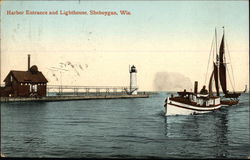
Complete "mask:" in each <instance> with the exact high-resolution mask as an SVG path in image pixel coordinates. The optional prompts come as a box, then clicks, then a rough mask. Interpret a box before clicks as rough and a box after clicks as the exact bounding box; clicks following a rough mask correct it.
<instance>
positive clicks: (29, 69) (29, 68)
mask: <svg viewBox="0 0 250 160" xmlns="http://www.w3.org/2000/svg"><path fill="white" fill-rule="evenodd" d="M29 70H30V54H28V71H29Z"/></svg>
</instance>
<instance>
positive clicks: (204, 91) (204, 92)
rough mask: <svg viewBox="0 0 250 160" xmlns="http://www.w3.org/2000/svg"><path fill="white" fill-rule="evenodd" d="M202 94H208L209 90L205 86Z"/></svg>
mask: <svg viewBox="0 0 250 160" xmlns="http://www.w3.org/2000/svg"><path fill="white" fill-rule="evenodd" d="M200 94H208V90H207V89H206V86H205V85H204V86H203V87H202V89H201V91H200Z"/></svg>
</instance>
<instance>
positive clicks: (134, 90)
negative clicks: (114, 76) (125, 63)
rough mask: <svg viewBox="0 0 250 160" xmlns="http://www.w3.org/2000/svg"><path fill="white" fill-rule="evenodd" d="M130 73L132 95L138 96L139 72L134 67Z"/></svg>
mask: <svg viewBox="0 0 250 160" xmlns="http://www.w3.org/2000/svg"><path fill="white" fill-rule="evenodd" d="M129 73H130V86H129V87H130V94H137V89H138V88H137V84H136V82H137V77H136V74H137V70H136V68H135V66H134V65H133V66H132V67H131V68H130V69H129Z"/></svg>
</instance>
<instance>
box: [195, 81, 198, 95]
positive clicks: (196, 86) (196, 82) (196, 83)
mask: <svg viewBox="0 0 250 160" xmlns="http://www.w3.org/2000/svg"><path fill="white" fill-rule="evenodd" d="M194 93H195V94H197V93H198V81H195V82H194Z"/></svg>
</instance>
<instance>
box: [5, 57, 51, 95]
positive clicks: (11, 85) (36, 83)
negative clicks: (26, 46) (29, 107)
mask: <svg viewBox="0 0 250 160" xmlns="http://www.w3.org/2000/svg"><path fill="white" fill-rule="evenodd" d="M4 82H5V87H1V89H0V93H1V96H2V97H6V96H7V97H9V96H10V97H44V96H46V92H47V82H48V80H47V79H46V78H45V76H44V75H43V74H42V72H40V71H38V68H37V66H36V65H33V66H32V67H30V55H28V71H15V70H11V71H10V72H9V74H8V75H7V76H6V78H5V79H4Z"/></svg>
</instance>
